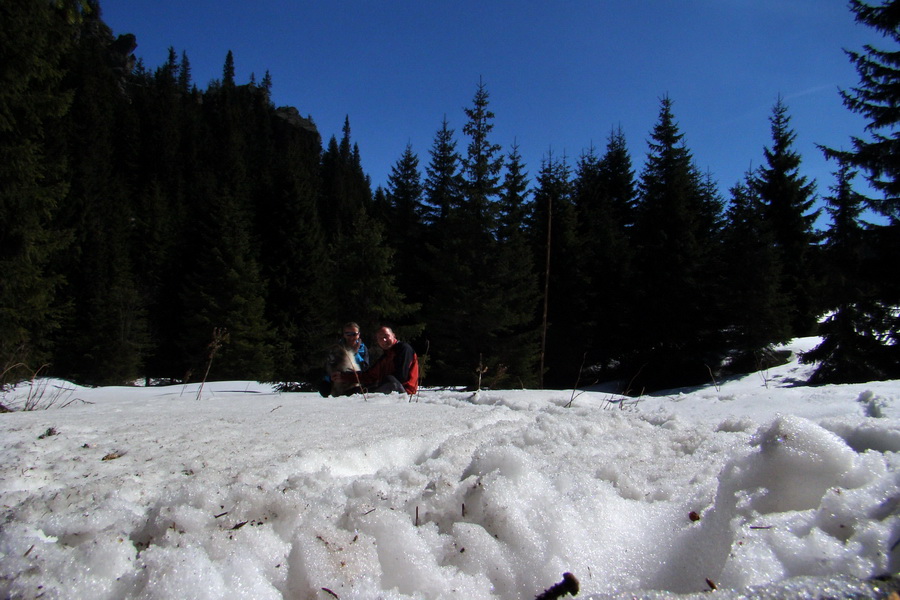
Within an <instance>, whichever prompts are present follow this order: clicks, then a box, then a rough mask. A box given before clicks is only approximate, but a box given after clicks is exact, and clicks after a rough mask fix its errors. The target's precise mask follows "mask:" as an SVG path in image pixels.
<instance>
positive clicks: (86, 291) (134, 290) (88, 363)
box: [56, 11, 147, 383]
mask: <svg viewBox="0 0 900 600" xmlns="http://www.w3.org/2000/svg"><path fill="white" fill-rule="evenodd" d="M134 46H135V44H134V39H133V38H132V37H131V36H121V37H120V38H118V39H117V40H114V38H113V36H112V32H111V31H110V29H109V28H108V27H107V26H106V25H105V24H104V23H103V22H102V20H101V19H100V16H99V11H93V12H92V13H91V14H89V15H87V16H86V18H85V19H84V21H83V23H82V24H81V33H80V35H79V36H78V42H77V45H76V47H75V48H74V49H73V51H72V52H71V53H70V55H69V56H68V60H70V61H71V66H70V67H69V78H70V81H71V84H72V86H73V88H74V89H75V96H74V101H73V106H72V111H71V113H70V119H69V120H68V127H67V128H66V130H65V138H66V142H67V144H68V152H69V155H70V156H71V157H72V163H71V164H72V186H71V188H70V191H69V195H68V197H67V199H66V204H65V207H64V209H63V210H62V212H61V213H60V215H61V218H63V219H65V222H66V224H67V226H69V227H70V228H71V229H72V231H73V232H74V235H75V240H74V245H73V248H72V249H71V252H69V253H67V255H66V257H65V259H64V261H63V262H62V263H61V264H62V266H63V268H64V269H65V270H66V272H67V279H68V282H67V287H66V288H65V293H66V295H67V296H68V297H69V298H71V299H72V312H71V313H70V314H69V315H68V317H69V318H68V319H67V320H66V323H65V325H64V326H63V328H62V329H61V330H60V332H59V337H58V343H57V354H56V356H57V365H58V367H59V368H60V369H61V370H62V371H63V372H65V374H66V375H67V376H69V377H72V378H74V379H76V380H78V381H84V382H89V383H123V382H126V381H130V380H133V379H135V378H136V377H138V376H139V375H140V374H141V369H142V363H143V354H144V351H145V345H146V341H147V340H146V328H147V324H146V315H145V305H144V300H143V298H142V297H141V295H140V294H139V290H138V287H137V280H136V276H135V272H134V265H133V264H132V260H131V259H132V256H131V252H130V249H131V242H132V240H131V237H130V236H131V233H132V216H133V214H134V210H133V209H134V206H133V203H132V198H131V195H130V194H129V193H128V186H127V181H126V179H125V173H126V170H125V169H124V168H123V166H124V165H123V164H122V162H121V160H122V158H123V156H125V155H127V154H128V151H127V149H124V148H122V146H121V145H120V144H121V141H122V136H121V135H120V131H121V129H122V128H123V118H124V114H125V107H126V106H127V103H126V101H125V98H124V96H123V93H124V76H125V74H126V73H127V71H128V68H127V62H128V61H129V57H130V54H131V51H132V50H133V48H134Z"/></svg>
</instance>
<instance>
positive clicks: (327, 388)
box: [319, 321, 369, 397]
mask: <svg viewBox="0 0 900 600" xmlns="http://www.w3.org/2000/svg"><path fill="white" fill-rule="evenodd" d="M368 368H369V351H368V349H367V348H366V345H365V343H363V341H362V337H360V334H359V325H357V324H356V323H354V322H353V321H351V322H349V323H345V324H344V326H343V327H341V338H340V340H339V341H338V343H337V344H335V345H334V346H332V347H331V348H329V349H328V356H327V358H326V359H325V377H324V378H323V379H322V381H321V382H320V384H319V393H320V394H321V395H322V396H323V397H326V396H329V395H331V396H349V395H351V394H355V393H356V392H358V391H359V380H358V379H357V377H356V375H355V373H358V372H362V371H365V370H366V369H368ZM334 373H346V374H347V377H346V380H345V381H344V380H340V381H339V380H337V379H335V378H334V377H333V375H332V374H334Z"/></svg>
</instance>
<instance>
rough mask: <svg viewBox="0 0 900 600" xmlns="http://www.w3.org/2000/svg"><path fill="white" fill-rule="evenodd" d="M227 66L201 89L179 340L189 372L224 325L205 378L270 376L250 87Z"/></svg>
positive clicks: (204, 359) (200, 362) (201, 360)
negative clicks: (223, 338)
mask: <svg viewBox="0 0 900 600" xmlns="http://www.w3.org/2000/svg"><path fill="white" fill-rule="evenodd" d="M229 56H230V55H229ZM232 69H233V59H231V60H229V58H226V63H225V73H226V81H225V83H224V84H223V85H222V86H220V87H216V86H210V89H209V90H208V91H207V92H206V94H205V95H204V104H203V112H204V117H205V121H206V129H205V131H206V132H207V135H208V136H209V137H208V138H207V140H206V141H205V143H204V145H203V149H204V150H203V152H204V155H203V156H202V157H201V161H202V164H203V167H202V169H201V172H200V173H197V174H196V183H195V186H196V187H195V188H194V192H195V195H194V196H193V198H194V200H195V203H194V206H193V209H194V212H193V214H192V218H191V219H190V220H191V226H192V230H191V231H189V232H188V235H189V236H190V238H191V245H190V246H189V247H188V248H187V249H186V265H185V271H186V273H187V274H188V275H187V278H186V280H185V282H184V289H183V291H182V294H181V301H182V302H183V303H184V307H185V312H184V315H185V317H184V318H185V325H184V329H183V335H182V341H181V347H182V349H183V352H184V354H185V358H186V359H187V361H188V363H189V364H191V365H193V367H194V372H195V373H197V370H196V369H197V368H198V367H199V368H205V364H206V362H207V361H208V360H209V355H208V352H207V347H208V345H209V344H210V343H211V341H212V338H213V332H214V331H215V330H222V329H227V330H228V333H229V337H228V342H227V344H225V345H224V346H223V347H222V348H221V350H220V351H219V352H218V353H217V355H216V359H215V361H214V362H213V363H212V369H211V371H210V377H211V378H219V379H257V380H270V379H271V377H272V374H273V339H272V331H271V326H270V324H269V322H268V321H267V319H266V316H265V296H264V294H265V286H264V282H263V280H262V277H261V271H260V266H259V244H258V243H256V240H255V239H254V236H253V233H254V228H253V206H252V200H253V198H254V185H255V183H254V179H255V178H254V177H251V175H250V174H251V173H252V172H253V171H254V169H253V163H252V156H253V152H251V151H250V149H251V148H252V144H253V139H254V137H253V135H252V133H250V132H248V131H247V130H246V125H247V123H250V122H252V121H254V117H253V113H254V107H255V106H258V103H257V100H256V98H255V95H256V94H258V90H256V89H255V88H254V87H253V86H245V87H240V88H238V87H236V86H234V82H233V81H230V82H229V81H228V77H227V75H228V73H229V72H230V70H232ZM256 177H258V174H257V175H256Z"/></svg>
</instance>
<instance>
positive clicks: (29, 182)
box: [0, 0, 900, 393]
mask: <svg viewBox="0 0 900 600" xmlns="http://www.w3.org/2000/svg"><path fill="white" fill-rule="evenodd" d="M851 4H852V6H851V9H852V11H853V14H854V15H855V16H856V18H857V19H858V20H860V21H862V22H864V23H866V24H868V25H869V26H872V27H875V28H877V29H879V30H880V31H882V32H884V33H885V34H886V36H888V38H889V39H891V40H893V41H894V42H896V41H898V37H897V32H898V18H897V16H896V15H897V13H898V11H897V10H896V7H897V6H898V4H900V3H898V2H896V1H893V2H888V3H887V5H886V6H888V7H889V9H882V8H871V7H868V6H867V5H865V4H861V3H859V2H855V1H854V2H852V3H851ZM848 18H849V16H848ZM0 21H2V23H3V25H2V38H0V62H2V64H3V65H4V67H3V80H2V82H0V153H2V155H0V220H2V233H0V269H2V272H0V277H2V289H0V361H2V362H0V367H2V368H3V380H4V381H10V380H15V379H18V378H21V377H23V376H28V375H29V374H32V373H35V372H37V371H38V370H39V369H41V371H42V372H45V373H50V374H53V375H55V376H60V377H65V378H70V379H72V380H75V381H79V382H83V383H90V384H109V383H121V382H128V381H133V380H135V379H137V378H148V379H154V380H164V381H184V380H190V379H194V380H197V379H199V378H201V377H203V376H206V371H207V369H209V375H208V377H209V378H211V379H212V378H215V379H254V380H264V381H279V382H303V381H309V380H310V379H311V378H314V377H317V376H318V374H319V369H320V368H321V362H322V349H323V347H324V346H325V345H326V344H327V343H328V342H329V341H330V340H331V339H333V337H334V336H335V334H336V332H337V328H338V327H339V325H340V324H341V323H342V322H344V321H347V320H355V321H358V322H359V323H360V325H361V326H362V329H363V332H364V333H370V334H371V333H372V332H373V331H374V328H375V327H376V325H378V324H381V323H384V324H390V325H393V326H394V327H395V330H396V331H397V332H398V333H399V335H400V336H401V337H402V338H404V339H407V340H409V341H410V342H411V343H413V345H414V346H415V347H416V349H417V351H418V352H419V354H420V356H421V357H422V362H423V373H424V380H423V383H425V384H426V385H463V384H472V383H473V382H475V381H476V380H478V379H479V378H480V380H481V382H482V385H491V386H515V387H518V386H538V385H543V386H547V387H557V386H560V387H569V386H573V385H576V383H578V384H581V385H584V384H589V383H591V382H593V381H596V380H600V379H619V380H621V381H622V382H623V383H622V391H623V392H629V393H640V392H641V391H643V390H649V389H654V388H658V387H661V386H673V385H684V384H692V383H701V382H708V381H710V378H711V377H712V378H715V377H720V376H722V375H723V374H727V373H728V372H737V371H740V370H743V369H755V368H759V367H760V366H764V365H766V364H771V361H773V360H775V358H776V357H774V356H773V353H772V351H771V348H772V347H773V345H774V344H777V343H779V342H783V341H787V340H788V339H790V338H792V337H794V336H798V335H809V334H812V333H814V332H816V331H817V329H816V328H817V326H818V319H819V317H820V316H821V315H823V314H831V315H832V316H831V318H830V319H829V320H828V321H826V322H825V323H824V325H823V326H822V327H823V332H824V333H825V335H826V337H825V341H824V342H823V344H822V345H821V346H820V347H819V348H817V349H816V351H815V352H814V353H812V355H811V358H810V359H815V360H817V361H821V364H822V366H821V368H820V369H819V371H818V373H817V377H818V380H820V381H857V380H868V379H877V378H886V377H898V376H900V367H898V365H900V358H898V355H897V347H898V346H897V334H898V331H900V324H898V317H897V313H896V311H895V310H892V309H893V308H894V307H896V306H898V305H900V289H898V281H900V279H898V278H897V277H896V265H897V264H898V262H897V259H898V257H900V251H898V247H900V243H898V233H897V232H898V203H897V196H898V186H900V177H898V169H900V165H898V164H897V156H898V153H897V152H896V151H895V150H894V149H893V146H892V144H896V134H895V133H894V134H892V132H893V131H894V128H895V127H896V123H897V121H898V119H900V116H898V114H897V111H898V110H900V109H898V108H897V106H898V102H897V92H896V89H897V87H896V82H897V81H900V78H898V77H897V72H896V71H895V70H893V67H892V66H891V65H893V64H894V63H893V62H892V61H891V60H890V56H889V55H888V54H886V53H883V52H879V51H877V50H874V49H866V52H865V53H860V54H853V53H850V58H851V60H853V61H854V63H855V64H856V65H857V67H858V70H859V72H860V77H861V84H860V87H859V88H857V89H854V90H852V91H850V92H845V94H844V101H845V104H846V105H847V106H848V108H849V109H850V110H854V111H856V112H859V113H861V114H863V115H866V116H867V117H868V118H870V120H871V122H872V126H871V127H870V131H872V132H874V133H873V136H874V139H873V140H871V141H865V140H863V139H855V140H854V141H853V142H854V150H853V151H835V150H831V149H827V148H826V149H823V151H825V152H826V153H827V154H828V155H829V156H831V157H833V158H834V159H835V165H836V169H835V184H834V185H833V186H832V187H831V188H830V191H831V194H830V195H828V196H826V197H825V198H824V200H825V206H826V210H827V211H828V214H829V215H830V217H831V223H832V224H831V226H830V228H829V229H828V230H827V231H825V232H819V231H817V230H816V229H815V227H814V222H815V220H816V219H817V217H818V211H816V210H813V206H814V204H815V203H816V201H817V200H818V198H817V197H816V191H815V183H814V182H812V181H808V180H807V178H806V177H804V176H803V174H802V160H801V157H800V156H799V155H798V153H797V152H796V151H795V150H794V148H793V141H794V138H795V132H794V131H793V130H792V128H791V125H790V115H789V108H788V107H787V106H786V105H785V104H784V103H783V102H782V101H780V100H779V101H778V102H776V104H775V106H774V107H773V110H772V115H771V117H770V125H771V132H772V139H771V144H770V145H768V146H766V147H765V148H763V149H761V152H762V155H763V159H762V161H761V164H762V166H761V167H760V168H758V169H756V170H755V171H752V172H748V173H747V174H746V177H745V178H744V180H742V181H740V182H738V183H737V184H735V185H734V186H733V187H732V188H731V189H730V190H729V194H728V197H727V198H726V197H724V196H723V195H722V194H721V193H720V191H719V189H718V187H717V184H716V182H715V181H714V179H713V177H712V175H711V174H709V173H703V172H702V171H701V170H699V169H698V168H697V166H696V164H695V161H694V158H693V156H692V154H691V152H690V150H689V149H688V148H687V146H686V144H685V143H684V141H683V134H682V132H681V131H680V129H679V126H678V122H677V119H676V117H675V112H674V105H673V101H672V99H670V98H667V97H666V98H662V100H661V102H660V110H659V118H658V121H657V123H656V125H655V127H654V128H653V130H652V131H651V132H650V137H649V144H648V148H647V150H646V161H645V162H644V163H643V167H642V169H641V171H640V172H637V171H636V170H635V168H634V166H633V164H632V159H631V154H630V151H629V149H628V146H627V144H626V138H625V135H624V133H623V132H622V131H612V132H611V134H610V136H609V138H608V140H607V144H606V146H605V148H603V149H602V150H599V149H593V148H592V149H591V150H589V151H587V152H585V153H583V154H582V155H581V156H580V157H578V158H577V159H576V160H574V161H571V162H570V159H569V158H568V157H566V156H556V155H554V154H552V153H548V155H547V156H546V157H545V159H544V160H543V161H542V163H541V165H540V166H539V167H538V169H537V171H536V172H534V173H529V171H528V168H527V166H526V165H525V164H523V162H522V158H521V155H520V154H519V151H518V148H517V147H515V146H513V147H511V148H509V149H504V148H502V147H501V146H500V145H498V144H496V143H495V141H494V139H493V137H492V129H493V122H494V118H495V116H494V114H493V113H492V112H491V110H490V102H489V99H490V98H489V93H488V88H487V86H486V85H484V84H483V83H480V84H479V85H478V86H477V87H476V90H475V94H474V97H473V99H472V103H471V106H470V107H469V108H467V109H465V124H464V126H463V127H462V130H461V131H460V132H459V133H457V132H456V131H455V130H454V129H452V128H451V127H450V125H449V123H448V121H447V120H446V118H445V119H444V121H443V123H441V124H440V127H439V128H438V129H437V131H436V133H435V135H434V138H433V143H432V146H431V148H430V149H428V153H427V155H423V156H421V157H420V156H419V155H418V154H416V152H414V150H413V148H412V147H407V148H406V149H405V151H404V152H403V153H402V155H401V156H400V157H399V159H398V160H397V162H396V163H395V165H394V167H393V169H392V172H391V174H390V177H389V179H388V181H387V182H386V184H385V186H384V187H378V188H377V189H375V190H374V191H373V189H372V186H371V182H370V180H369V178H368V177H367V176H366V174H365V173H364V171H363V169H362V166H361V159H360V152H361V151H360V149H359V147H358V146H357V145H356V144H354V143H353V140H352V137H351V129H350V120H349V119H347V121H346V122H345V126H344V129H343V131H342V134H341V137H340V139H338V138H337V137H334V136H332V137H331V138H330V139H329V140H328V142H327V143H323V140H322V138H321V137H320V132H319V131H318V130H317V128H316V126H315V124H314V122H313V120H312V118H311V117H303V116H301V114H300V113H299V111H297V110H296V109H294V108H290V107H280V108H278V107H275V106H274V104H273V103H272V101H271V96H270V91H271V87H272V81H271V78H270V77H269V75H268V73H267V74H265V76H264V77H263V78H262V79H261V80H260V81H256V80H255V79H251V81H250V82H249V83H246V84H238V83H237V82H236V81H235V77H234V58H235V57H233V56H232V55H231V53H229V54H228V56H227V57H225V62H224V67H223V72H222V77H221V79H219V80H216V81H213V82H212V83H210V84H209V85H208V87H207V88H206V89H205V90H201V89H198V88H197V86H196V85H195V84H194V83H193V82H192V79H191V68H190V62H189V59H188V57H187V56H186V55H185V54H181V55H180V56H179V55H178V54H177V53H176V52H175V51H174V50H171V51H170V56H169V59H168V61H167V62H166V63H165V64H164V65H162V66H159V67H157V68H155V69H148V68H147V67H145V66H144V65H143V64H142V63H141V61H136V60H135V58H134V55H133V51H134V49H135V47H136V44H135V38H134V37H133V36H131V35H120V36H115V35H114V34H113V32H112V31H111V30H110V29H109V28H108V27H107V26H106V25H105V24H104V23H103V21H102V19H101V17H100V10H99V6H98V5H97V4H96V2H95V1H94V0H70V1H60V2H48V1H45V0H17V1H15V2H8V3H4V5H3V7H2V8H0ZM892 85H893V86H894V87H891V86H892ZM891 94H893V95H892V96H891ZM885 128H886V131H887V133H884V132H885ZM878 132H882V135H881V137H879V133H878ZM891 135H893V137H891ZM860 170H862V171H863V172H864V173H865V174H866V177H867V178H869V180H870V182H871V184H872V185H873V186H874V187H875V188H878V189H880V190H881V191H883V192H884V194H885V198H886V200H877V201H876V200H873V199H868V198H864V197H862V196H860V195H859V194H858V193H857V192H855V191H854V189H853V180H854V177H855V176H856V175H857V172H858V171H860ZM865 207H869V208H874V209H875V210H877V211H879V212H881V213H882V214H883V215H885V216H886V217H887V219H886V220H887V224H885V225H880V226H870V225H867V224H865V223H863V222H862V221H861V220H860V213H861V211H862V209H863V208H865ZM214 349H215V358H214V360H210V357H211V354H212V352H213V350H214ZM42 365H49V366H48V367H47V368H46V369H43V368H42Z"/></svg>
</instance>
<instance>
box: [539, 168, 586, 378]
mask: <svg viewBox="0 0 900 600" xmlns="http://www.w3.org/2000/svg"><path fill="white" fill-rule="evenodd" d="M536 183H537V185H536V187H535V190H534V210H533V222H532V225H531V233H532V242H531V245H532V248H533V249H534V256H535V264H536V265H537V272H538V281H539V289H540V290H541V296H542V298H541V299H542V303H543V305H542V311H541V328H542V332H541V333H542V339H543V341H542V344H541V347H542V354H543V356H542V360H541V364H542V365H543V367H544V371H545V372H543V373H541V377H542V378H541V382H542V385H543V386H547V387H568V386H572V385H574V384H575V382H576V380H577V379H578V370H579V368H580V366H581V363H582V358H583V354H584V352H585V351H586V350H587V339H586V338H585V337H583V336H582V330H581V327H582V325H584V323H583V321H582V320H583V318H584V313H583V306H582V305H581V304H580V301H579V299H580V296H581V283H580V277H579V273H578V251H579V248H578V243H577V238H576V231H575V220H576V218H575V207H574V205H573V203H572V181H571V170H570V168H569V165H568V163H567V161H566V158H565V156H564V157H563V158H562V159H558V158H556V157H555V156H554V155H553V152H552V151H550V152H548V154H547V156H546V157H545V158H544V160H543V161H542V163H541V170H540V172H539V173H538V176H537V182H536Z"/></svg>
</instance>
